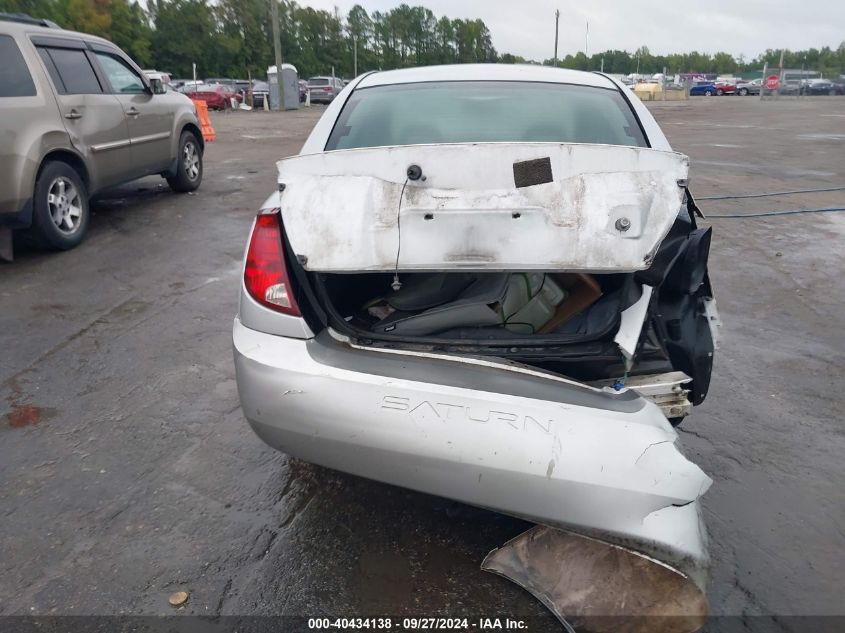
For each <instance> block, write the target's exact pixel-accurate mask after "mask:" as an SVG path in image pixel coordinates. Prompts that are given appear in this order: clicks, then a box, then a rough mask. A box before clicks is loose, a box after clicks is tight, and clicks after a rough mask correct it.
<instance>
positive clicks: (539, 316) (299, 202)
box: [279, 143, 715, 418]
mask: <svg viewBox="0 0 845 633" xmlns="http://www.w3.org/2000/svg"><path fill="white" fill-rule="evenodd" d="M687 165H688V161H687V159H686V157H684V156H682V155H680V154H675V153H672V152H663V151H657V150H652V149H647V148H636V147H618V146H604V145H575V144H569V145H566V144H551V143H536V144H529V143H519V144H509V143H487V144H468V145H462V144H455V145H438V146H426V145H422V146H407V147H389V148H371V149H362V150H343V151H335V152H328V153H322V154H315V155H305V156H299V157H294V158H290V159H286V160H283V161H281V162H280V163H279V172H280V177H279V182H280V191H281V196H280V208H281V211H282V218H283V224H284V228H285V233H286V239H287V241H288V248H287V249H286V250H287V253H288V254H289V257H290V260H291V261H290V264H291V267H292V268H293V269H294V271H295V273H296V277H297V280H298V282H299V288H298V295H299V297H298V298H299V300H300V303H301V304H304V305H306V306H308V307H309V309H310V311H311V317H312V319H313V320H315V321H319V322H320V323H321V325H325V326H328V327H331V328H332V329H333V330H335V331H336V332H339V333H340V334H342V335H345V336H347V337H349V338H350V339H351V340H352V341H353V342H355V344H359V345H367V346H377V347H387V348H404V349H413V350H416V351H424V352H432V353H443V354H465V355H474V356H492V357H497V358H502V359H507V360H509V361H515V362H520V363H524V364H528V365H531V366H534V367H537V368H541V369H544V370H549V371H554V372H557V373H560V374H563V375H565V376H567V377H570V378H572V379H575V380H579V381H583V382H596V383H598V384H600V385H615V386H616V388H617V389H619V388H622V386H623V385H624V384H625V382H626V381H627V380H629V379H631V378H632V377H634V382H635V381H636V377H637V376H641V377H642V376H648V377H652V378H654V380H651V379H648V380H646V381H645V383H646V384H645V387H644V389H646V390H647V389H648V388H650V387H653V386H654V382H655V381H657V382H660V383H661V384H665V385H668V386H667V387H666V389H665V390H664V391H660V390H659V389H658V391H659V393H658V395H659V396H660V397H664V399H665V396H667V395H669V396H672V395H673V394H674V395H677V396H678V398H674V399H672V398H670V400H671V406H667V407H664V410H665V411H666V412H667V416H668V417H670V418H680V417H681V416H682V415H684V414H685V413H687V412H688V409H689V405H690V404H698V403H699V402H701V401H702V400H703V399H704V396H705V394H706V392H707V386H708V384H709V377H710V368H711V366H712V351H713V338H712V333H711V327H710V321H711V317H713V318H715V312H714V309H715V308H714V304H713V301H712V292H711V290H710V284H709V280H708V278H707V255H708V251H709V243H710V232H709V230H706V231H705V230H702V229H697V228H696V225H695V217H694V211H695V207H694V203H693V202H692V200H691V198H689V197H688V195H687V194H688V192H687V191H686V178H687ZM667 374H669V376H668V377H667V376H666V375H667ZM673 407H674V408H673ZM673 414H674V415H673Z"/></svg>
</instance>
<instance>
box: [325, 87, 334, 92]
mask: <svg viewBox="0 0 845 633" xmlns="http://www.w3.org/2000/svg"><path fill="white" fill-rule="evenodd" d="M325 91H326V92H334V88H332V87H331V86H326V87H325Z"/></svg>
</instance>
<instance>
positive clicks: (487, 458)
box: [233, 320, 711, 586]
mask: <svg viewBox="0 0 845 633" xmlns="http://www.w3.org/2000/svg"><path fill="white" fill-rule="evenodd" d="M233 338H234V347H235V350H234V351H235V367H236V371H237V378H238V388H239V392H240V398H241V404H242V407H243V410H244V414H245V416H246V418H247V419H248V421H249V423H250V425H251V426H252V427H253V428H254V430H255V431H256V433H257V434H258V435H259V436H260V437H261V438H262V439H263V440H264V441H266V442H267V443H268V444H270V445H271V446H273V447H275V448H277V449H279V450H282V451H284V452H286V453H288V454H290V455H293V456H295V457H299V458H302V459H305V460H307V461H309V462H313V463H316V464H320V465H323V466H327V467H330V468H335V469H337V470H341V471H345V472H349V473H352V474H355V475H360V476H363V477H367V478H371V479H375V480H379V481H384V482H387V483H391V484H395V485H399V486H403V487H407V488H411V489H414V490H419V491H422V492H426V493H429V494H434V495H438V496H443V497H448V498H452V499H456V500H458V501H462V502H465V503H469V504H472V505H476V506H481V507H485V508H489V509H492V510H497V511H500V512H503V513H506V514H510V515H513V516H517V517H521V518H524V519H528V520H531V521H535V522H538V523H543V524H546V525H551V526H556V527H563V528H566V529H569V530H573V531H577V532H580V533H584V534H588V535H591V536H593V537H597V538H601V539H603V540H605V541H609V542H613V543H617V544H619V545H623V546H626V547H629V548H632V549H636V550H639V551H642V552H644V553H646V554H648V555H650V556H654V557H655V558H659V559H660V560H663V561H665V562H667V563H669V564H671V565H674V566H675V567H677V568H678V569H680V570H682V571H683V572H685V573H686V574H689V575H690V577H691V578H693V579H694V580H696V582H697V584H699V585H700V586H701V585H703V582H704V569H705V568H706V564H707V545H706V535H705V532H704V529H703V527H702V523H701V519H700V508H699V503H698V499H699V497H700V496H701V495H702V494H703V493H704V492H705V491H706V490H707V488H708V487H709V486H710V484H711V480H710V478H709V477H707V475H705V474H704V473H703V472H702V471H701V469H700V468H698V466H696V465H695V464H693V463H692V462H690V461H689V460H687V459H686V458H685V457H684V456H683V455H682V454H681V452H680V451H679V450H678V446H677V434H676V433H675V431H674V430H673V429H672V427H671V425H670V424H669V422H668V421H667V420H666V418H665V417H664V416H663V414H662V413H661V411H660V409H659V408H658V406H657V405H655V404H654V403H652V402H650V401H648V400H646V399H644V398H641V397H639V396H638V395H636V394H635V393H634V392H632V391H627V392H623V393H620V394H611V393H606V392H602V391H601V390H598V389H594V388H591V387H588V386H585V385H582V384H579V383H575V382H572V381H568V380H566V379H563V378H560V377H557V376H552V375H549V374H544V373H542V372H538V371H533V370H530V369H525V368H522V367H515V366H511V365H507V364H504V363H497V362H495V361H490V360H487V359H469V358H455V357H452V358H448V357H434V356H432V355H427V354H420V353H417V354H412V353H390V352H384V351H382V352H378V351H365V350H361V349H357V348H354V347H352V346H350V345H348V344H344V343H341V342H338V341H335V340H333V339H332V338H331V337H329V336H328V335H326V334H325V333H324V334H323V335H320V336H318V337H317V338H314V339H310V340H307V341H305V340H300V339H289V338H284V337H280V336H274V335H269V334H264V333H261V332H257V331H255V330H251V329H249V328H246V327H244V326H243V325H242V324H241V323H240V321H239V320H235V325H234V332H233Z"/></svg>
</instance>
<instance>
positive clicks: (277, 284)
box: [244, 209, 302, 316]
mask: <svg viewBox="0 0 845 633" xmlns="http://www.w3.org/2000/svg"><path fill="white" fill-rule="evenodd" d="M244 285H245V286H246V289H247V292H249V294H250V296H251V297H252V298H253V299H255V300H256V301H257V302H258V303H260V304H261V305H263V306H264V307H266V308H270V309H271V310H275V311H276V312H282V313H284V314H292V315H294V316H302V314H301V313H300V312H299V306H298V305H296V299H295V298H294V296H293V288H292V287H291V285H290V278H289V277H288V271H287V268H286V267H285V257H284V253H283V252H282V225H281V217H280V215H279V210H278V209H273V210H271V211H262V212H261V213H259V215H258V217H257V218H256V219H255V228H254V229H253V230H252V237H250V239H249V248H248V249H247V252H246V266H245V267H244Z"/></svg>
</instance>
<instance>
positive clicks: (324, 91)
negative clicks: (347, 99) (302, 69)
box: [308, 77, 343, 103]
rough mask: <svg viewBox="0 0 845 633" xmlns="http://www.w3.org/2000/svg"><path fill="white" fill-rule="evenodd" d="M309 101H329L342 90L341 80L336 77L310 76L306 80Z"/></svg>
mask: <svg viewBox="0 0 845 633" xmlns="http://www.w3.org/2000/svg"><path fill="white" fill-rule="evenodd" d="M308 90H309V91H310V92H311V103H331V102H332V101H333V100H334V98H335V97H336V96H337V95H338V93H340V91H341V90H343V81H341V80H340V79H338V78H337V77H312V78H311V79H309V80H308Z"/></svg>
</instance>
